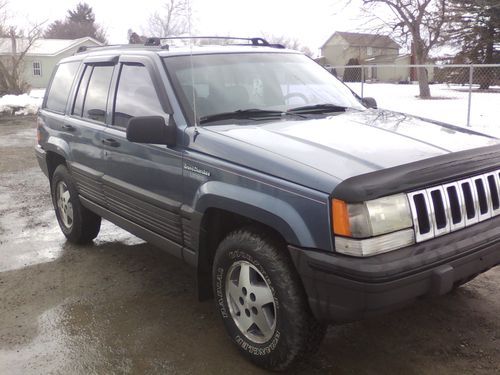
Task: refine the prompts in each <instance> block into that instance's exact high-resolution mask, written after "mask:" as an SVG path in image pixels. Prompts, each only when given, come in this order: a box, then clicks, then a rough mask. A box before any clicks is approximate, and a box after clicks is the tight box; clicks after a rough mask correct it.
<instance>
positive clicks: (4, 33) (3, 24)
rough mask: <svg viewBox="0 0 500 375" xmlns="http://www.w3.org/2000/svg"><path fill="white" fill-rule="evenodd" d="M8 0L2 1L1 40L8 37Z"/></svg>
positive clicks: (0, 7)
mask: <svg viewBox="0 0 500 375" xmlns="http://www.w3.org/2000/svg"><path fill="white" fill-rule="evenodd" d="M6 24H7V0H0V38H4V37H6V36H8V30H7V26H6Z"/></svg>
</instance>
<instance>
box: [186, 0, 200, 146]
mask: <svg viewBox="0 0 500 375" xmlns="http://www.w3.org/2000/svg"><path fill="white" fill-rule="evenodd" d="M191 11H192V8H191V0H188V31H189V37H190V38H189V63H190V64H191V87H192V95H193V116H194V135H195V138H196V136H197V135H198V134H199V132H198V114H197V113H196V91H195V90H196V89H195V87H194V72H193V34H192V33H191V18H192V13H191Z"/></svg>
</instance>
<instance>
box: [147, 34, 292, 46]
mask: <svg viewBox="0 0 500 375" xmlns="http://www.w3.org/2000/svg"><path fill="white" fill-rule="evenodd" d="M180 39H216V40H240V41H241V40H245V41H247V42H250V43H248V44H249V45H252V46H261V47H272V48H285V46H283V45H282V44H272V43H269V42H268V41H267V40H265V39H264V38H260V37H256V38H243V37H241V38H240V37H234V36H205V35H203V36H169V37H163V38H157V37H153V38H148V39H147V40H146V42H145V43H144V45H145V46H161V41H162V40H180ZM238 45H246V44H238ZM167 48H168V47H167Z"/></svg>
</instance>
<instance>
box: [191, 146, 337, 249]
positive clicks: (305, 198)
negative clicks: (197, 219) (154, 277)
mask: <svg viewBox="0 0 500 375" xmlns="http://www.w3.org/2000/svg"><path fill="white" fill-rule="evenodd" d="M183 169H184V171H183V172H184V182H185V184H184V193H185V194H186V195H185V202H186V203H187V204H188V205H189V206H191V207H192V208H193V209H194V211H196V212H197V213H199V214H202V215H203V214H204V213H205V212H206V211H207V210H208V209H209V208H218V209H222V210H225V211H229V212H232V213H235V214H238V215H242V216H245V217H247V218H249V219H252V220H254V221H257V222H260V223H262V224H265V225H267V226H269V227H272V228H273V229H275V230H276V231H278V232H279V233H280V234H281V235H282V236H283V238H284V239H285V240H286V241H287V242H288V243H289V244H296V245H299V246H302V247H306V248H316V249H323V250H331V248H332V247H331V234H330V231H329V228H330V224H329V220H330V219H329V213H328V196H327V195H326V194H324V193H320V192H317V191H314V190H310V189H307V188H303V187H300V186H297V185H296V184H293V183H290V182H287V181H283V180H281V179H278V178H275V177H272V176H267V175H264V174H262V173H259V172H256V171H252V170H249V169H248V168H244V167H241V166H237V165H234V164H231V163H229V162H227V161H222V160H219V159H216V158H214V157H211V156H208V155H203V154H200V153H197V152H194V151H187V153H186V156H185V158H184V165H183Z"/></svg>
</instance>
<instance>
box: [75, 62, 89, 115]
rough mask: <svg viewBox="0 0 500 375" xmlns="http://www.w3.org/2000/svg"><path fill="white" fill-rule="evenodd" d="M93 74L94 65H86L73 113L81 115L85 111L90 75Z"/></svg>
mask: <svg viewBox="0 0 500 375" xmlns="http://www.w3.org/2000/svg"><path fill="white" fill-rule="evenodd" d="M91 74H92V66H89V65H87V66H86V67H85V72H84V73H83V76H82V79H81V80H80V83H79V84H78V89H77V91H76V98H75V104H74V106H73V111H72V112H71V113H72V114H73V115H77V116H81V115H82V112H83V101H84V100H85V93H86V92H87V86H88V85H89V79H90V75H91Z"/></svg>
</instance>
